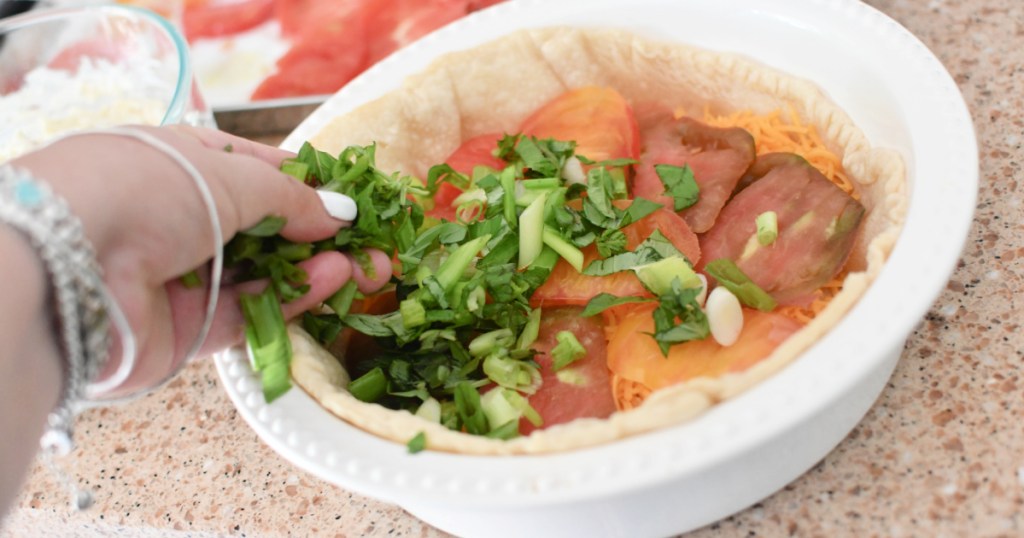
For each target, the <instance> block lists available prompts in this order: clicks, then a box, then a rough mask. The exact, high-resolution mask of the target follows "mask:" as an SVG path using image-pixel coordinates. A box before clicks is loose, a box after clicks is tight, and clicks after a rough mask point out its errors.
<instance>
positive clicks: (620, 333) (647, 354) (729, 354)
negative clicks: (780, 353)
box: [608, 305, 801, 390]
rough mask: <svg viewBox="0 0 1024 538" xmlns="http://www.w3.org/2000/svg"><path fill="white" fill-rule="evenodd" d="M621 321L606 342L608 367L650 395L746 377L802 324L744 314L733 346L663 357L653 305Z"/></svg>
mask: <svg viewBox="0 0 1024 538" xmlns="http://www.w3.org/2000/svg"><path fill="white" fill-rule="evenodd" d="M633 308H634V311H633V313H632V315H629V316H623V317H622V318H621V319H622V321H621V322H620V323H619V324H618V325H616V326H615V329H614V330H613V331H612V333H611V335H610V336H609V338H608V367H609V368H610V369H611V371H612V372H614V373H615V375H618V376H619V377H622V378H624V379H628V380H630V381H635V382H637V383H640V384H642V385H644V386H646V387H647V388H649V389H651V390H658V389H660V388H663V387H667V386H669V385H674V384H676V383H681V382H683V381H687V380H690V379H694V378H697V377H702V376H707V377H718V376H721V375H722V374H725V373H729V372H742V371H744V370H746V369H747V368H750V367H751V366H753V365H754V364H757V363H758V362H760V361H761V360H764V359H765V358H767V357H768V356H769V355H771V353H772V351H774V350H775V348H776V347H778V346H779V344H781V343H782V342H783V341H785V340H786V339H787V338H789V336H790V335H791V334H793V333H794V332H796V331H797V330H799V329H800V327H801V325H800V323H798V322H796V321H794V320H793V319H791V318H788V317H786V316H783V315H781V314H773V313H770V312H760V311H757V310H752V309H749V308H744V309H743V331H742V332H740V337H739V340H737V341H736V342H735V343H734V344H733V345H731V346H727V347H723V346H722V345H720V344H718V342H715V340H714V338H705V339H703V340H693V341H690V342H685V343H682V344H677V345H674V346H672V347H671V348H670V349H669V353H668V357H666V356H664V355H662V353H661V349H660V348H659V347H658V343H657V342H655V341H654V338H652V337H650V336H648V335H647V334H644V333H653V332H654V320H653V318H652V317H651V311H652V310H653V309H654V306H652V305H640V306H634V307H633Z"/></svg>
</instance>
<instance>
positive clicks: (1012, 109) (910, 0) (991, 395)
mask: <svg viewBox="0 0 1024 538" xmlns="http://www.w3.org/2000/svg"><path fill="white" fill-rule="evenodd" d="M869 3H870V4H872V5H874V6H876V7H877V8H879V9H880V10H882V11H884V12H885V13H887V14H889V15H890V16H891V17H893V18H895V19H896V20H897V21H899V22H901V23H902V24H903V25H904V26H906V27H907V28H909V29H910V30H911V31H912V32H913V33H914V34H916V35H917V36H919V37H920V38H921V39H922V40H923V41H924V42H925V44H927V45H928V46H929V47H930V48H931V49H932V50H933V51H934V52H935V53H936V54H937V55H938V57H939V59H941V60H942V62H943V63H944V64H945V65H946V67H947V69H948V70H949V71H950V72H951V73H952V74H953V76H954V78H955V79H956V81H957V83H958V84H959V86H960V89H961V91H962V92H963V93H964V96H965V98H966V100H967V103H968V105H969V106H970V108H971V112H972V115H973V118H974V125H975V127H976V129H977V133H978V139H979V143H980V147H981V192H980V194H979V200H978V209H977V214H976V216H975V221H974V227H973V228H972V230H971V233H970V236H969V239H968V245H967V248H966V250H965V252H964V256H963V259H962V262H961V263H960V266H959V268H958V269H957V270H956V273H955V274H954V275H953V278H952V281H951V282H950V283H949V285H948V287H947V289H946V291H945V292H944V293H943V294H942V296H941V297H940V298H939V300H938V301H937V303H936V304H935V305H934V307H933V308H932V309H931V311H930V312H929V314H928V316H927V318H926V319H925V320H923V321H922V322H921V324H920V326H919V327H918V328H917V330H916V331H915V332H914V333H913V335H912V336H911V338H910V339H909V341H908V343H907V346H906V350H905V352H904V354H903V357H902V359H901V361H900V363H899V366H897V368H896V372H895V374H894V375H893V377H892V379H891V381H890V383H889V385H888V387H887V388H886V390H885V391H884V392H883V393H882V395H881V397H880V398H879V400H878V402H877V403H876V404H875V406H874V408H873V409H872V410H871V411H870V412H869V413H868V414H867V416H866V417H865V419H864V421H863V422H862V423H861V424H860V425H859V426H858V427H857V428H856V429H855V430H854V431H853V432H852V433H851V434H850V436H849V437H848V438H847V439H846V440H845V441H843V443H842V444H840V445H839V447H838V448H836V449H835V450H834V451H833V452H832V453H831V454H829V455H828V456H827V457H826V458H825V459H824V460H823V461H822V462H820V463H819V464H818V465H817V466H815V467H814V468H813V469H812V470H810V471H809V472H807V473H806V474H805V475H803V476H802V477H800V478H798V479H797V480H796V481H795V482H793V483H792V484H790V485H788V486H786V487H785V488H784V489H783V490H782V491H780V492H778V493H776V494H775V495H774V496H772V497H770V498H768V499H765V500H764V501H763V502H761V503H759V504H757V505H755V506H754V507H752V508H749V509H747V510H746V511H744V512H741V513H740V514H737V515H735V516H733V517H730V518H728V519H726V520H724V521H721V522H719V523H716V524H714V525H711V526H709V527H707V528H704V529H701V530H699V531H697V532H695V533H694V534H693V535H694V536H700V537H712V536H716V537H717V536H729V537H732V536H753V535H761V536H785V535H798V536H840V535H849V536H1001V535H1007V536H1024V379H1022V377H1021V366H1022V364H1024V332H1021V330H1020V329H1021V322H1022V321H1024V318H1022V317H1021V315H1020V313H1019V312H1020V310H1017V308H1019V305H1015V301H1016V300H1019V299H1017V297H1016V296H1017V295H1019V294H1020V293H1021V292H1022V291H1024V224H1022V223H1024V208H1022V207H1021V197H1022V194H1021V193H1020V188H1019V185H1018V182H1019V181H1021V180H1022V179H1024V176H1022V171H1021V165H1022V163H1024V147H1022V142H1024V2H1021V1H1020V0H870V2H869ZM1015 312H1017V313H1016V314H1015ZM78 431H79V432H81V438H82V439H83V440H84V441H85V442H84V443H83V446H82V447H81V448H80V449H79V451H78V457H77V458H76V467H75V473H76V474H77V477H78V479H79V480H81V481H82V482H83V483H85V484H89V485H91V486H93V487H95V488H96V489H97V490H98V493H99V495H98V504H97V506H96V507H94V508H93V509H92V510H90V511H88V512H85V513H81V514H70V513H68V512H67V509H66V506H67V505H66V504H65V499H66V497H65V495H64V494H63V492H62V491H61V490H60V489H59V488H58V486H57V485H56V484H55V483H54V482H53V480H52V478H51V476H50V475H49V474H47V473H46V472H44V471H43V470H42V468H41V467H38V466H37V468H36V469H34V470H33V471H32V474H31V476H30V478H29V481H28V483H27V484H26V485H25V488H24V492H23V495H22V497H21V499H20V501H19V503H18V505H17V507H16V508H15V509H14V511H13V512H12V513H11V514H10V515H9V517H8V519H7V520H6V522H5V527H4V529H3V530H2V531H0V537H3V538H7V537H14V536H17V537H22V536H169V537H179V536H197V537H208V536H211V537H212V536H330V537H333V536H443V533H441V532H439V531H436V530H434V529H432V528H430V527H428V526H427V525H425V524H423V523H420V522H419V521H417V520H416V519H414V518H413V517H412V516H410V515H408V514H407V513H405V512H404V511H402V510H401V509H399V508H396V507H394V506H391V505H387V504H384V503H381V502H377V501H375V500H372V499H369V498H365V497H361V496H359V495H355V494H352V493H348V492H346V491H343V490H341V489H338V488H336V487H333V486H331V485H328V484H326V483H324V482H321V481H320V480H318V479H316V478H313V477H312V476H310V475H308V474H306V473H304V472H303V471H300V470H299V469H296V468H294V467H293V466H291V465H290V464H289V463H288V462H286V461H284V460H283V459H281V458H280V457H278V456H277V455H276V454H275V453H274V452H272V451H271V450H270V449H269V448H268V447H266V446H265V445H264V444H262V443H261V442H260V441H259V440H258V439H257V437H256V434H255V433H253V432H252V430H250V429H249V427H248V426H247V425H246V424H245V423H244V422H243V421H242V419H241V418H239V417H238V415H237V414H236V413H235V411H234V408H233V407H232V405H231V403H230V402H229V400H228V398H227V396H226V395H225V393H224V391H223V390H222V389H221V388H220V386H219V385H218V380H217V376H216V373H215V371H214V367H213V363H212V361H203V362H200V363H198V364H194V365H192V366H190V367H189V368H187V369H186V370H185V371H184V372H183V373H182V374H181V376H180V377H179V378H177V379H176V380H175V381H174V382H173V383H171V384H170V385H169V386H167V387H166V388H164V389H163V390H161V391H160V392H157V393H155V394H152V395H150V396H148V397H146V398H145V399H142V400H140V401H138V402H136V403H133V404H131V405H127V406H124V407H117V408H110V409H103V410H98V411H93V412H90V413H87V414H86V415H84V416H83V417H82V418H81V421H80V423H79V426H78Z"/></svg>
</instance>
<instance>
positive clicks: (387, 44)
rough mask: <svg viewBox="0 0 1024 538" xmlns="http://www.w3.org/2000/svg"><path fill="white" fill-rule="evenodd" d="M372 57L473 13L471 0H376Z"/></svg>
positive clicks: (370, 21) (371, 24)
mask: <svg viewBox="0 0 1024 538" xmlns="http://www.w3.org/2000/svg"><path fill="white" fill-rule="evenodd" d="M368 3H371V4H375V5H374V6H373V8H372V9H371V10H370V17H369V19H368V22H367V24H368V26H369V28H371V29H372V30H371V31H372V34H371V35H372V41H371V42H370V47H369V49H370V55H369V61H370V63H371V64H373V63H376V62H378V61H380V60H381V59H382V58H384V57H386V56H387V55H389V54H391V53H392V52H394V51H396V50H398V49H400V48H402V47H404V46H406V45H408V44H409V43H412V42H413V41H415V40H417V39H419V38H421V37H423V36H425V35H427V34H429V33H430V32H433V31H434V30H436V29H438V28H440V27H442V26H444V25H446V24H448V23H450V22H452V21H454V20H456V19H459V18H461V17H463V16H465V15H466V14H467V13H469V11H470V8H469V2H468V0H431V1H429V2H424V1H423V0H373V1H372V2H368Z"/></svg>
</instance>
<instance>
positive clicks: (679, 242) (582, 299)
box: [530, 200, 701, 306]
mask: <svg viewBox="0 0 1024 538" xmlns="http://www.w3.org/2000/svg"><path fill="white" fill-rule="evenodd" d="M630 203H632V202H631V201H630V200H616V201H615V205H616V206H618V207H619V208H620V209H623V208H626V207H628V206H629V204H630ZM655 230H658V231H660V232H661V233H662V235H664V236H665V237H666V238H667V239H668V240H669V241H671V242H672V245H674V246H675V247H676V249H677V250H679V251H680V252H682V253H683V255H684V256H686V258H687V259H688V260H690V263H692V264H695V265H696V264H697V262H698V261H699V260H700V257H701V251H700V243H699V241H698V240H697V236H696V235H695V234H694V233H693V232H692V231H690V227H689V226H687V224H686V221H685V220H683V219H682V217H680V216H679V215H677V214H676V213H675V212H673V211H671V210H669V209H666V208H664V207H662V208H661V209H658V210H657V211H655V212H654V213H651V214H650V215H648V216H646V217H644V218H642V219H640V220H639V221H637V222H634V223H633V224H630V225H629V226H626V227H625V228H623V229H622V232H623V233H624V234H625V235H626V249H627V250H634V249H636V247H637V246H638V245H639V244H640V243H642V242H643V241H644V240H645V239H647V238H648V237H650V236H651V234H652V233H654V231H655ZM583 253H584V256H585V257H584V262H583V266H584V267H586V266H587V265H588V264H590V263H591V262H593V261H594V260H596V259H598V254H597V249H596V248H594V247H593V246H589V247H587V248H585V249H583ZM600 293H610V294H612V295H615V296H618V297H649V296H650V295H651V294H650V292H648V291H647V288H644V285H643V284H641V283H640V280H639V279H638V278H637V277H636V275H635V274H634V273H633V272H632V271H623V272H620V273H614V274H611V275H607V276H590V275H584V274H581V273H578V272H577V271H576V269H574V268H573V267H572V266H571V265H569V264H568V262H566V261H565V260H559V261H558V263H557V264H555V268H554V269H553V270H552V271H551V276H550V277H548V279H547V281H546V282H545V283H544V284H542V285H541V286H540V287H539V288H537V290H536V291H535V292H534V293H533V297H531V299H530V304H532V305H534V306H543V305H549V306H550V305H585V304H587V301H589V300H590V299H592V298H593V297H594V296H595V295H598V294H600Z"/></svg>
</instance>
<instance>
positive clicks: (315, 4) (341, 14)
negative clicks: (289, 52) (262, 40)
mask: <svg viewBox="0 0 1024 538" xmlns="http://www.w3.org/2000/svg"><path fill="white" fill-rule="evenodd" d="M365 3H366V2H363V1H360V0H326V1H325V0H274V18H276V19H277V21H278V23H280V24H281V33H282V34H284V35H285V36H286V37H295V36H300V35H302V34H303V33H306V32H311V31H312V32H314V33H315V30H316V28H317V27H318V26H321V25H324V24H329V23H331V22H333V21H337V20H342V19H344V18H346V17H348V16H349V15H351V14H352V13H354V12H355V11H356V10H357V9H358V8H359V7H360V5H362V4H365Z"/></svg>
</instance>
